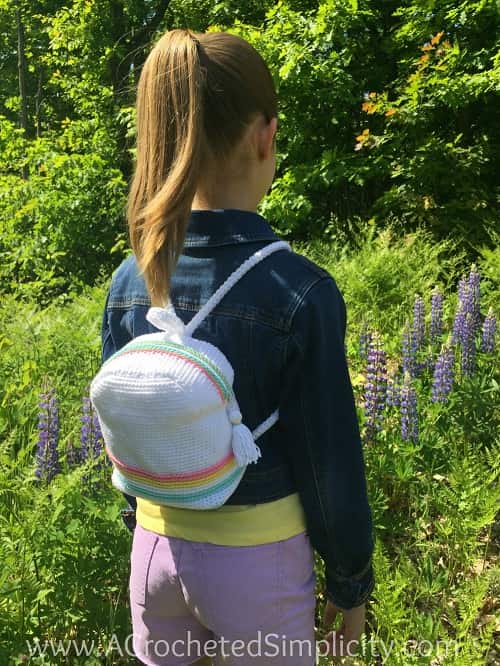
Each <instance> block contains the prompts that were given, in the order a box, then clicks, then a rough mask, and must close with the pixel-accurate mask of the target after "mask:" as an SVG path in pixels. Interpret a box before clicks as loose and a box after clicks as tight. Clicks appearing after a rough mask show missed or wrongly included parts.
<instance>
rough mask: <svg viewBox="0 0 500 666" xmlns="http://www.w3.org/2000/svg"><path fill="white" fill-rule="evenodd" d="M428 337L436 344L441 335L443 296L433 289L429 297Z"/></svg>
mask: <svg viewBox="0 0 500 666" xmlns="http://www.w3.org/2000/svg"><path fill="white" fill-rule="evenodd" d="M429 333H430V337H431V341H432V342H436V340H439V339H440V338H441V336H442V335H443V294H442V293H441V292H440V291H438V290H437V289H434V291H433V292H432V295H431V325H430V331H429Z"/></svg>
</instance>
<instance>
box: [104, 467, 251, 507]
mask: <svg viewBox="0 0 500 666" xmlns="http://www.w3.org/2000/svg"><path fill="white" fill-rule="evenodd" d="M243 471H244V470H243V468H237V469H236V470H235V471H234V472H232V474H231V475H230V476H228V477H227V479H224V480H223V481H220V482H219V483H217V484H216V485H214V486H209V487H208V488H206V489H205V490H199V491H197V492H194V493H189V494H188V495H185V494H183V495H175V494H172V493H164V492H155V491H152V490H147V489H145V487H144V486H139V485H137V484H136V483H134V482H133V481H130V480H129V478H128V477H127V476H125V475H124V474H122V473H121V472H119V471H118V470H117V469H116V468H115V469H114V472H113V475H116V476H118V477H119V479H120V480H123V481H124V482H125V483H122V487H125V492H128V491H129V490H130V491H132V492H131V493H130V494H131V495H133V494H134V492H133V491H136V492H138V493H140V494H141V495H145V496H146V497H147V498H149V499H152V500H159V499H161V500H167V501H174V502H178V503H180V504H183V503H187V502H191V501H192V500H197V499H203V498H209V497H210V496H211V495H212V494H213V493H215V492H217V491H218V490H225V488H227V487H228V486H230V485H232V483H233V482H234V481H235V480H236V479H237V478H238V477H239V476H240V475H241V476H243V474H242V472H243Z"/></svg>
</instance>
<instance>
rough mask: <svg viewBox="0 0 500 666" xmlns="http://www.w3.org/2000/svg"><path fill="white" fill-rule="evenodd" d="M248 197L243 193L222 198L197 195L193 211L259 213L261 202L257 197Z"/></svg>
mask: <svg viewBox="0 0 500 666" xmlns="http://www.w3.org/2000/svg"><path fill="white" fill-rule="evenodd" d="M250 194H251V193H250V192H249V193H248V194H247V195H246V196H245V195H244V194H243V193H239V192H238V193H234V194H233V195H232V194H231V192H226V193H224V194H221V196H215V197H205V196H203V195H199V194H198V193H196V195H195V197H194V199H193V203H192V204H191V210H216V209H232V210H248V211H250V212H252V213H256V212H257V206H258V204H259V201H260V200H259V201H256V197H255V196H253V197H252V196H249V195H250Z"/></svg>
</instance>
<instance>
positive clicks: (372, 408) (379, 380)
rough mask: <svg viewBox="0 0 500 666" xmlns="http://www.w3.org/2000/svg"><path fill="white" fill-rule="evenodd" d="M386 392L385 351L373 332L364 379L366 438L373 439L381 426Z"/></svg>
mask: <svg viewBox="0 0 500 666" xmlns="http://www.w3.org/2000/svg"><path fill="white" fill-rule="evenodd" d="M386 392H387V365H386V353H385V351H384V349H382V346H381V342H380V338H379V336H378V335H377V334H373V335H372V336H371V339H370V342H369V345H368V355H367V366H366V381H365V403H364V409H365V415H366V432H367V439H368V440H373V439H374V436H375V433H376V432H377V431H378V430H380V428H381V420H382V413H383V411H384V407H385V399H386Z"/></svg>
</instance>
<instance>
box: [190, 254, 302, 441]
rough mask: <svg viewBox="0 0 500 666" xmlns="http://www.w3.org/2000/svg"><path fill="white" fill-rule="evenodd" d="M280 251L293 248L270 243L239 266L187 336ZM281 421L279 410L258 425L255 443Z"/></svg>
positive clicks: (201, 313) (254, 433)
mask: <svg viewBox="0 0 500 666" xmlns="http://www.w3.org/2000/svg"><path fill="white" fill-rule="evenodd" d="M278 250H288V251H289V252H291V250H292V248H291V247H290V245H289V244H288V243H287V242H286V241H275V242H274V243H269V245H266V246H265V247H263V248H261V249H260V250H257V252H254V254H252V255H251V256H250V257H249V258H248V259H246V261H244V262H243V263H242V264H241V266H239V267H238V268H237V269H236V270H235V271H233V272H232V273H231V275H230V276H229V277H228V278H227V279H226V280H225V281H224V282H223V283H222V284H221V286H220V287H219V288H218V289H217V290H216V291H215V292H214V294H212V296H211V297H210V298H209V299H208V301H207V302H206V303H205V305H204V306H203V307H202V308H201V309H200V310H199V311H198V312H197V313H196V315H195V316H194V317H193V318H192V319H191V321H190V322H189V324H187V326H186V328H185V333H186V334H187V335H192V334H193V331H194V330H195V329H196V328H197V327H198V326H199V325H200V324H201V322H202V321H203V320H204V319H205V317H207V316H208V315H209V314H210V312H211V311H212V310H213V309H214V308H215V306H216V305H218V303H220V301H221V300H222V299H223V298H224V296H225V295H226V294H227V292H228V291H229V290H230V289H231V288H232V287H234V285H235V284H236V283H237V282H238V280H240V279H241V278H242V277H243V276H244V275H245V273H248V271H249V270H250V269H251V268H253V267H254V266H256V265H257V264H258V263H259V261H262V260H263V259H265V258H266V257H268V256H269V255H270V254H272V253H273V252H277V251H278ZM278 419H279V410H277V409H276V410H275V411H274V412H273V413H272V414H271V415H270V416H268V417H267V419H265V421H263V422H262V423H261V424H260V425H258V426H257V427H256V428H255V430H253V431H252V436H253V439H254V441H256V440H257V439H258V438H259V437H260V436H261V435H263V434H264V433H265V432H267V431H268V430H269V428H272V426H273V425H274V424H275V423H276V422H277V421H278Z"/></svg>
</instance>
